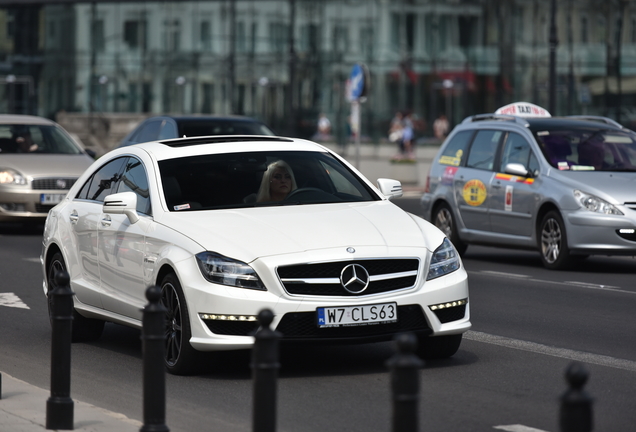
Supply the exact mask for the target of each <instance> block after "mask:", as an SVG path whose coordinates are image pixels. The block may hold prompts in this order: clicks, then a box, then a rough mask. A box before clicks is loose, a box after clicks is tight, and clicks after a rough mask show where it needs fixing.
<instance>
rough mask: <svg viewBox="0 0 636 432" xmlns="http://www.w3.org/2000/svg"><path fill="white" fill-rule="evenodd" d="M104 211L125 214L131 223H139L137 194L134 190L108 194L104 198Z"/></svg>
mask: <svg viewBox="0 0 636 432" xmlns="http://www.w3.org/2000/svg"><path fill="white" fill-rule="evenodd" d="M102 211H103V212H104V213H107V214H125V215H126V216H128V220H130V223H131V224H134V223H137V221H138V220H139V216H138V215H137V194H136V193H134V192H121V193H116V194H112V195H108V196H107V197H106V198H104V206H103V208H102Z"/></svg>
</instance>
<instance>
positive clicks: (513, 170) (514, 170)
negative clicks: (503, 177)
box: [506, 163, 532, 177]
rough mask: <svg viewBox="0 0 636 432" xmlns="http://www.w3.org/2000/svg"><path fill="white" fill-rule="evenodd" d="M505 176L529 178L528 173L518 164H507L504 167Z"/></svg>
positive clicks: (529, 174)
mask: <svg viewBox="0 0 636 432" xmlns="http://www.w3.org/2000/svg"><path fill="white" fill-rule="evenodd" d="M506 174H512V175H516V176H519V177H531V176H532V175H531V173H530V171H528V170H527V169H526V167H524V166H523V165H522V164H520V163H509V164H508V165H506Z"/></svg>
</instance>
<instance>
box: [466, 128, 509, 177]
mask: <svg viewBox="0 0 636 432" xmlns="http://www.w3.org/2000/svg"><path fill="white" fill-rule="evenodd" d="M502 135H503V132H502V131H494V130H481V131H479V132H477V135H475V139H474V140H473V144H472V145H471V146H470V152H469V154H468V160H467V162H466V166H467V167H470V168H478V169H483V170H492V169H493V165H494V163H495V156H496V154H497V146H498V145H499V141H500V140H501V136H502Z"/></svg>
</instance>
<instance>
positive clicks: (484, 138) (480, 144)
mask: <svg viewBox="0 0 636 432" xmlns="http://www.w3.org/2000/svg"><path fill="white" fill-rule="evenodd" d="M503 135H504V132H502V131H500V130H479V131H477V133H476V134H475V137H474V138H473V141H472V143H471V145H470V148H469V149H468V156H467V158H466V163H465V164H464V165H463V166H460V167H458V169H457V172H456V173H455V176H454V178H453V191H454V198H455V205H456V207H457V209H458V210H459V214H460V217H461V219H462V222H463V224H464V226H465V227H466V228H467V229H469V230H475V231H490V217H489V214H488V208H489V206H490V201H491V193H490V191H489V189H490V184H491V180H492V178H493V176H494V171H493V167H494V164H495V161H496V157H497V149H498V147H499V143H500V142H501V139H502V137H503Z"/></svg>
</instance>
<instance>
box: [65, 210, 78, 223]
mask: <svg viewBox="0 0 636 432" xmlns="http://www.w3.org/2000/svg"><path fill="white" fill-rule="evenodd" d="M68 218H69V219H70V220H71V223H72V224H76V223H77V221H78V220H79V215H78V214H77V211H76V210H73V211H72V212H71V214H70V215H68Z"/></svg>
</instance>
